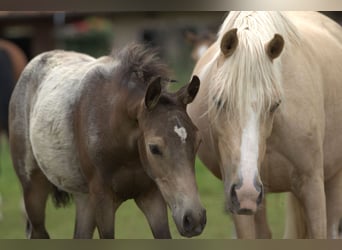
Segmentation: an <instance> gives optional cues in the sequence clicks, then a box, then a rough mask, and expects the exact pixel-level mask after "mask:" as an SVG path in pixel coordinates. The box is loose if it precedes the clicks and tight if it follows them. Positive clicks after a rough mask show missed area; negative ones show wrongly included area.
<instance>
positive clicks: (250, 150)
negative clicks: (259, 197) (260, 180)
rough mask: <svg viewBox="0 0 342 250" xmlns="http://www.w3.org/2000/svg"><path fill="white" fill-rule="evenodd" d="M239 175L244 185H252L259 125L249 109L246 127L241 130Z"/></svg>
mask: <svg viewBox="0 0 342 250" xmlns="http://www.w3.org/2000/svg"><path fill="white" fill-rule="evenodd" d="M240 152H241V158H240V173H241V175H242V178H243V182H244V183H251V184H253V183H254V177H255V175H256V174H257V171H258V169H257V166H258V156H259V125H258V116H257V114H256V113H255V112H254V111H253V110H252V109H250V112H249V117H248V119H247V123H246V126H245V127H244V128H243V130H242V138H241V147H240Z"/></svg>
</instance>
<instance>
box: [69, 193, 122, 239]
mask: <svg viewBox="0 0 342 250" xmlns="http://www.w3.org/2000/svg"><path fill="white" fill-rule="evenodd" d="M74 197H75V202H76V221H75V231H74V238H78V239H91V238H93V234H94V230H95V227H96V219H95V208H94V206H92V204H91V202H90V198H89V195H88V194H77V195H74ZM120 204H121V202H114V214H115V211H116V209H117V208H118V207H119V206H120ZM114 224H115V223H114V222H113V225H114ZM113 236H114V234H113Z"/></svg>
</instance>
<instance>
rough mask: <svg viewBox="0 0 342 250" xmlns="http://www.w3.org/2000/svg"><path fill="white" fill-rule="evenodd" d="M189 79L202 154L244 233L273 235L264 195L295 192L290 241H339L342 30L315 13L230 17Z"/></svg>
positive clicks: (191, 108) (289, 218) (235, 14)
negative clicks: (194, 88)
mask: <svg viewBox="0 0 342 250" xmlns="http://www.w3.org/2000/svg"><path fill="white" fill-rule="evenodd" d="M193 74H195V75H198V76H199V77H200V80H201V88H200V91H199V93H198V97H197V98H196V100H195V101H194V102H193V103H192V104H190V105H189V107H188V111H189V114H190V116H191V118H192V120H193V121H194V123H195V124H196V126H197V127H198V128H199V129H200V131H201V134H202V139H203V142H202V144H201V146H200V149H199V157H200V159H201V160H202V161H203V163H204V164H205V165H206V166H207V167H208V168H209V169H210V170H211V171H212V173H213V174H214V175H215V176H217V177H218V178H220V179H222V180H223V182H224V189H225V193H226V199H227V207H228V209H229V210H230V211H231V212H232V213H233V214H234V215H233V216H234V223H235V226H236V232H237V235H238V237H239V238H255V237H270V236H271V232H270V230H269V228H268V225H267V220H266V212H265V210H264V209H260V208H263V207H265V204H264V194H265V193H267V192H291V195H290V199H289V200H288V205H289V207H290V208H292V209H290V210H289V211H287V212H289V213H288V215H287V218H286V219H287V224H286V225H287V229H286V232H288V234H287V236H289V237H293V238H306V237H308V238H327V237H328V238H336V237H338V227H339V221H340V218H341V217H342V196H341V188H342V165H341V162H342V154H341V148H342V133H341V128H342V105H341V100H342V84H341V79H342V29H341V27H340V26H339V25H338V24H337V23H335V22H333V21H332V20H330V19H329V18H327V17H325V16H323V15H322V14H319V13H315V12H288V13H279V12H230V13H229V15H228V17H227V18H226V19H225V21H224V23H223V24H222V26H221V29H220V31H219V33H218V39H217V41H216V42H215V43H214V44H213V45H212V46H211V47H210V48H209V49H208V50H207V51H206V52H205V53H204V55H203V56H202V57H201V58H200V59H199V61H198V63H197V65H196V67H195V69H194V71H193ZM262 204H263V205H262ZM291 211H294V212H293V213H291ZM245 215H250V216H245ZM290 233H291V235H290Z"/></svg>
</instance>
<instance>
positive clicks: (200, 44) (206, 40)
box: [184, 29, 217, 62]
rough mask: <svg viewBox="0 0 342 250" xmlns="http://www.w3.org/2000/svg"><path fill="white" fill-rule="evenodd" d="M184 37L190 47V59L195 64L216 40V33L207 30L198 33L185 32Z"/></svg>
mask: <svg viewBox="0 0 342 250" xmlns="http://www.w3.org/2000/svg"><path fill="white" fill-rule="evenodd" d="M184 37H185V40H186V41H187V43H189V44H190V45H191V46H192V51H191V58H192V60H193V61H194V62H197V61H198V59H200V58H201V56H203V54H204V52H206V50H207V49H208V48H209V47H210V45H212V44H213V43H214V42H215V40H216V38H217V37H216V33H214V32H213V31H211V30H209V29H205V30H203V31H200V32H195V31H191V30H186V31H185V33H184Z"/></svg>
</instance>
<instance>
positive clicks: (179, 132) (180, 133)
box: [174, 125, 188, 143]
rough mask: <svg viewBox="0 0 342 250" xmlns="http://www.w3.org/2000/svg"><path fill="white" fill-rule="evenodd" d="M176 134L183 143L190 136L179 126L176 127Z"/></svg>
mask: <svg viewBox="0 0 342 250" xmlns="http://www.w3.org/2000/svg"><path fill="white" fill-rule="evenodd" d="M174 131H175V133H176V134H177V135H178V136H179V137H180V138H181V140H182V142H183V143H185V140H186V137H187V136H188V134H187V133H186V130H185V128H184V127H178V126H177V125H176V126H175V127H174Z"/></svg>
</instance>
